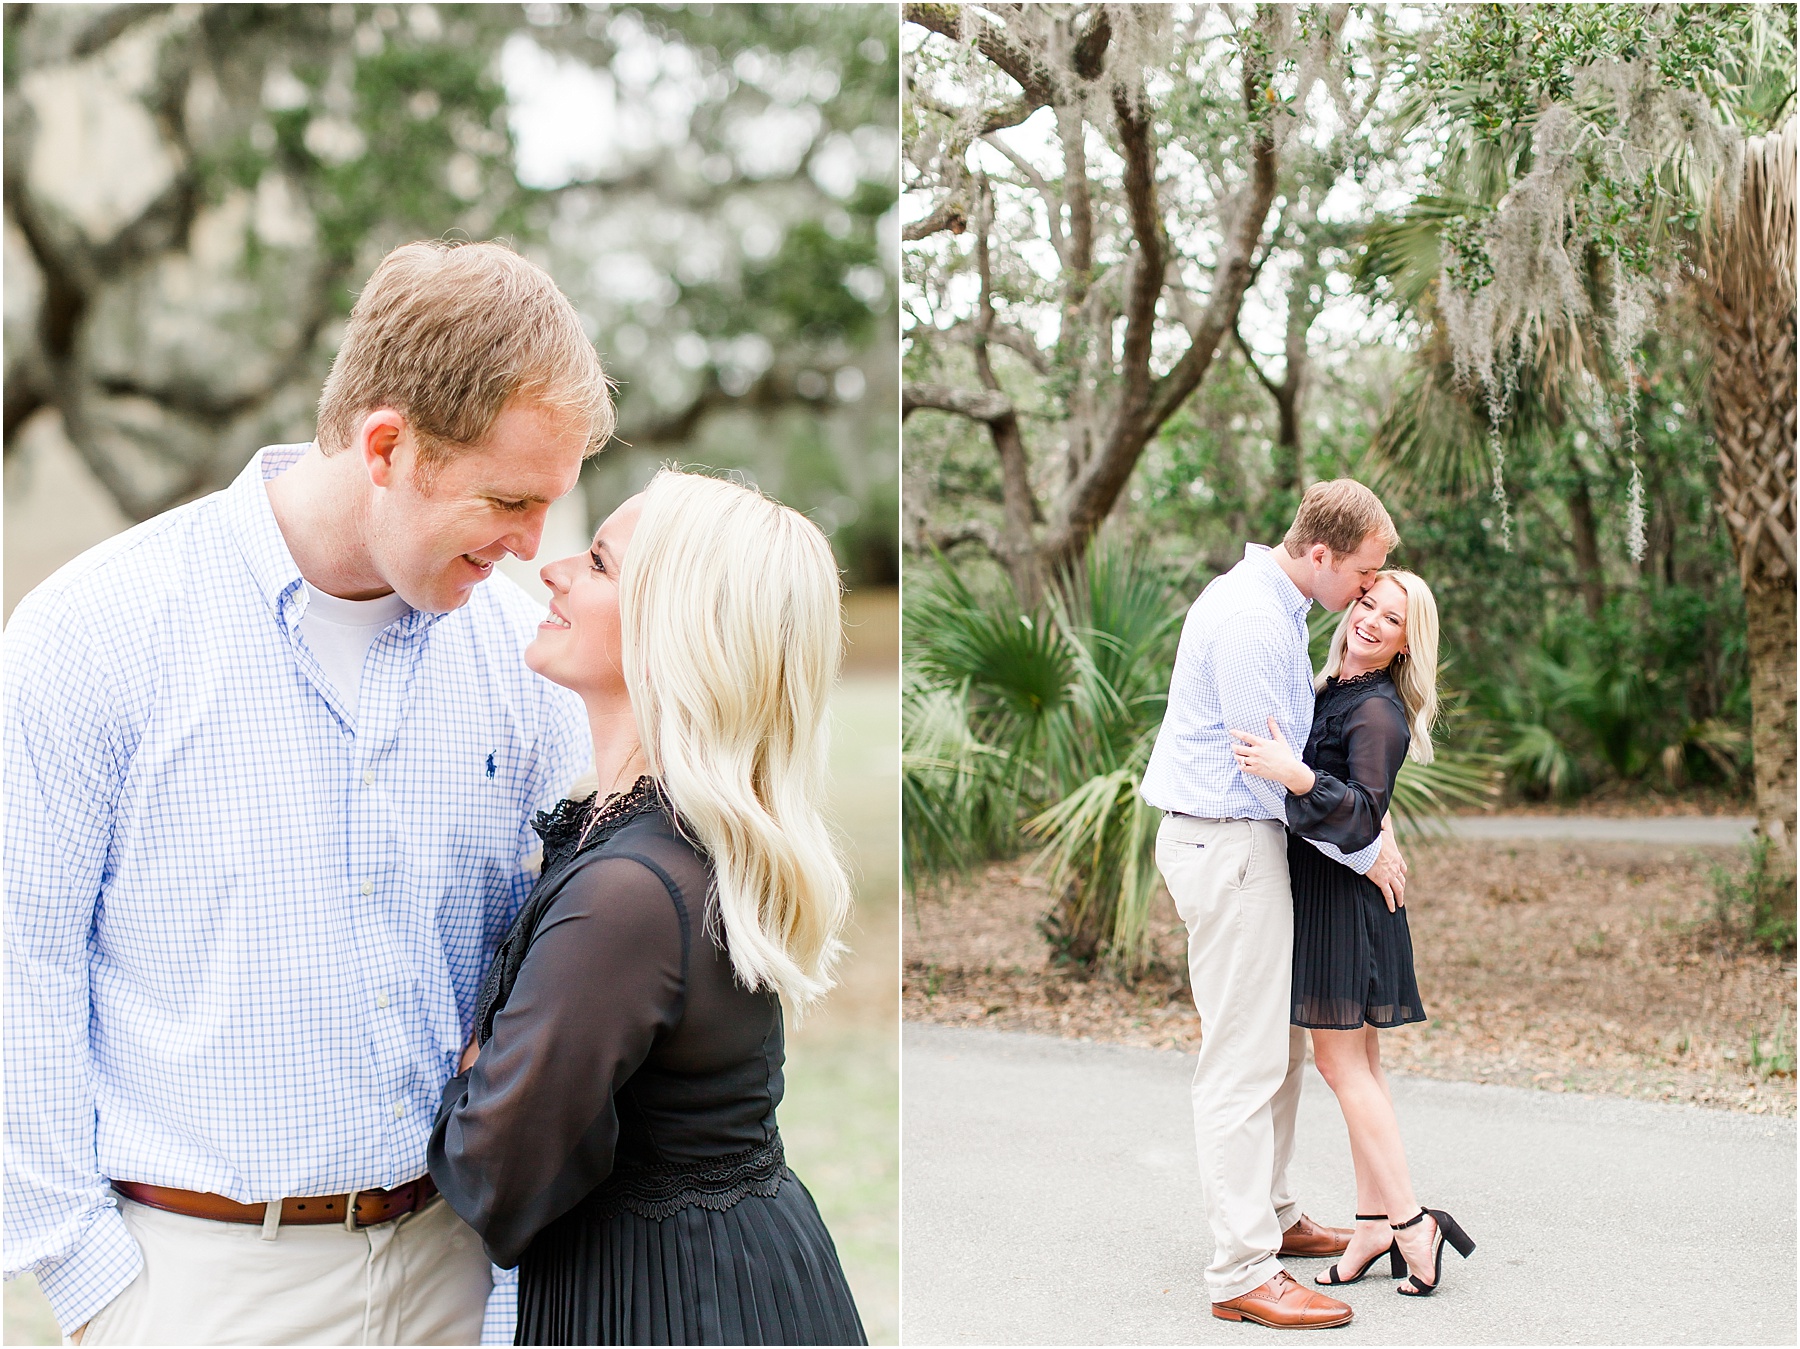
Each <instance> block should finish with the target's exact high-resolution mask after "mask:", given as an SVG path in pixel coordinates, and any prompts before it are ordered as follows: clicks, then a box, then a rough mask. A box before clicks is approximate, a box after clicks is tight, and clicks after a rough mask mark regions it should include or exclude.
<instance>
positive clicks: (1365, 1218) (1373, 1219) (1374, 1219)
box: [1356, 1213, 1387, 1223]
mask: <svg viewBox="0 0 1800 1349" xmlns="http://www.w3.org/2000/svg"><path fill="white" fill-rule="evenodd" d="M1356 1221H1357V1222H1359V1223H1384V1222H1386V1221H1387V1214H1385V1213H1359V1214H1357V1215H1356Z"/></svg>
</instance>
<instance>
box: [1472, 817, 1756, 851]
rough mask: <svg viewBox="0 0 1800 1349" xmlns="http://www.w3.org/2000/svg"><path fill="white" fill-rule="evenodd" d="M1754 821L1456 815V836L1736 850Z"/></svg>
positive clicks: (1746, 837) (1738, 818)
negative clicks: (1731, 848) (1656, 844)
mask: <svg viewBox="0 0 1800 1349" xmlns="http://www.w3.org/2000/svg"><path fill="white" fill-rule="evenodd" d="M1755 824H1756V820H1755V819H1754V818H1753V817H1751V816H1748V815H1663V816H1650V815H1645V816H1639V817H1636V818H1630V819H1622V820H1615V819H1607V818H1604V817H1602V816H1599V815H1457V816H1453V817H1452V818H1451V819H1450V820H1449V825H1450V832H1451V833H1452V834H1454V835H1455V836H1456V837H1457V838H1479V839H1488V838H1491V839H1559V838H1566V839H1575V840H1579V841H1582V842H1587V843H1666V844H1669V845H1671V846H1689V847H1692V846H1700V847H1735V846H1736V845H1738V844H1740V843H1748V842H1749V841H1750V831H1751V829H1752V828H1753V827H1754V826H1755Z"/></svg>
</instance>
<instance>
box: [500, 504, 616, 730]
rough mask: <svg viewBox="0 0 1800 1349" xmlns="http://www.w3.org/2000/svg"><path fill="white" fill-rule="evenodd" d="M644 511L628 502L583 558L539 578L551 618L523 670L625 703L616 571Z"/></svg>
mask: <svg viewBox="0 0 1800 1349" xmlns="http://www.w3.org/2000/svg"><path fill="white" fill-rule="evenodd" d="M643 509H644V501H643V497H642V496H634V497H632V498H631V499H630V500H629V501H626V502H625V503H624V504H622V505H621V506H620V507H619V508H618V509H617V510H615V511H614V512H613V513H612V514H611V515H609V516H607V517H606V520H605V521H604V522H603V523H602V524H601V526H600V528H599V529H598V530H597V531H595V534H594V542H593V546H592V547H591V548H590V549H589V550H588V551H587V552H585V553H577V554H576V555H575V556H574V557H565V558H559V559H558V560H557V561H555V562H552V563H550V564H548V565H547V566H545V567H544V568H543V570H542V571H540V572H539V573H538V575H539V576H541V577H542V578H543V580H544V584H545V585H547V586H549V587H550V615H549V617H547V618H546V619H545V620H544V621H543V622H542V623H540V624H539V625H538V630H537V636H536V637H534V638H533V639H532V641H531V645H529V646H527V647H526V648H525V664H526V665H528V666H530V667H531V668H532V669H533V670H536V671H537V672H538V673H539V674H541V675H543V676H544V678H546V679H548V680H551V681H552V682H554V683H557V684H561V685H562V686H563V687H564V688H570V689H574V690H575V692H577V693H579V694H582V695H583V696H597V697H600V698H603V699H608V700H610V699H623V698H625V697H626V693H625V668H624V640H623V638H622V637H621V635H620V628H619V568H620V566H621V565H623V563H624V560H625V550H626V549H627V548H629V547H630V546H631V536H632V534H633V533H634V532H635V531H636V530H637V522H638V516H639V515H641V514H642V513H643Z"/></svg>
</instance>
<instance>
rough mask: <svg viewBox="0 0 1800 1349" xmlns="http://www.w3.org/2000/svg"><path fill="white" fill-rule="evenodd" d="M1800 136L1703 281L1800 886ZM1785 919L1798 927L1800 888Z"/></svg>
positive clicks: (1756, 672) (1708, 247)
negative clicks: (1799, 594) (1797, 607)
mask: <svg viewBox="0 0 1800 1349" xmlns="http://www.w3.org/2000/svg"><path fill="white" fill-rule="evenodd" d="M1795 129H1796V123H1795V121H1794V119H1793V118H1791V117H1790V118H1789V119H1788V121H1787V124H1786V126H1785V127H1783V129H1782V130H1781V131H1780V132H1779V133H1777V134H1774V135H1768V136H1759V137H1757V138H1755V139H1754V140H1751V141H1750V142H1748V143H1747V144H1746V146H1745V148H1744V175H1743V182H1742V187H1741V191H1740V195H1739V197H1738V198H1737V200H1735V201H1726V200H1724V199H1723V196H1722V194H1721V200H1720V201H1719V202H1718V203H1716V204H1715V207H1714V214H1713V216H1712V218H1711V220H1710V221H1709V228H1708V231H1707V234H1706V237H1705V240H1704V244H1705V247H1704V250H1703V253H1702V258H1701V262H1702V271H1701V272H1700V274H1699V275H1698V277H1697V282H1698V286H1697V288H1698V290H1699V293H1700V299H1701V314H1702V316H1703V317H1704V319H1705V322H1706V325H1707V327H1708V328H1709V329H1711V331H1712V337H1713V369H1712V382H1711V388H1710V393H1711V395H1712V401H1713V431H1714V435H1715V436H1716V438H1717V440H1718V445H1719V498H1718V501H1719V513H1720V514H1721V515H1723V516H1724V517H1725V523H1726V525H1727V526H1728V527H1729V529H1730V531H1731V546H1732V551H1733V552H1734V553H1736V554H1737V561H1738V575H1739V577H1740V578H1741V579H1742V581H1743V586H1744V611H1745V617H1746V620H1747V626H1748V628H1749V646H1750V743H1751V752H1752V753H1753V754H1754V756H1755V767H1754V774H1755V783H1756V820H1757V829H1758V831H1759V832H1760V833H1761V834H1762V835H1763V836H1764V837H1766V838H1767V839H1768V840H1769V841H1770V843H1771V844H1772V845H1773V848H1774V851H1775V857H1774V858H1773V859H1771V860H1772V861H1774V862H1776V863H1777V865H1778V867H1779V874H1782V875H1785V876H1787V877H1789V878H1791V877H1792V876H1793V875H1794V789H1795V778H1794V656H1795V651H1794V580H1795V556H1794V432H1795V408H1794V396H1795V363H1794V242H1795V230H1794V178H1795ZM1777 904H1778V907H1777V910H1776V916H1777V917H1786V918H1789V919H1791V918H1793V916H1794V887H1793V884H1792V881H1791V879H1790V881H1789V883H1788V884H1787V885H1786V886H1785V887H1784V888H1782V889H1781V891H1780V899H1779V900H1778V901H1777Z"/></svg>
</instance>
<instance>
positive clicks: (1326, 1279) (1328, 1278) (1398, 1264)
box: [1313, 1213, 1406, 1288]
mask: <svg viewBox="0 0 1800 1349" xmlns="http://www.w3.org/2000/svg"><path fill="white" fill-rule="evenodd" d="M1356 1221H1357V1222H1359V1223H1384V1222H1387V1214H1385V1213H1359V1214H1357V1215H1356ZM1384 1255H1385V1256H1386V1257H1387V1258H1388V1277H1389V1278H1390V1279H1400V1278H1404V1277H1406V1257H1405V1256H1403V1255H1401V1254H1400V1243H1399V1242H1398V1241H1390V1242H1389V1243H1388V1248H1387V1249H1386V1250H1385V1251H1376V1252H1375V1254H1373V1255H1371V1256H1370V1257H1369V1258H1368V1260H1367V1261H1366V1262H1365V1263H1364V1264H1363V1267H1362V1268H1361V1269H1359V1270H1357V1271H1356V1273H1354V1274H1352V1275H1351V1276H1350V1277H1349V1278H1347V1279H1340V1278H1339V1277H1338V1267H1337V1262H1336V1261H1335V1260H1334V1261H1333V1262H1332V1263H1331V1264H1330V1266H1328V1267H1327V1268H1326V1270H1325V1272H1324V1274H1323V1275H1319V1274H1315V1275H1313V1282H1314V1283H1315V1284H1317V1285H1318V1286H1319V1287H1321V1288H1341V1287H1342V1286H1343V1285H1345V1284H1347V1283H1358V1282H1360V1281H1361V1280H1362V1277H1363V1276H1364V1275H1365V1274H1367V1273H1368V1272H1369V1271H1370V1270H1372V1269H1374V1268H1375V1262H1376V1261H1377V1260H1379V1259H1381V1257H1382V1256H1384Z"/></svg>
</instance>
